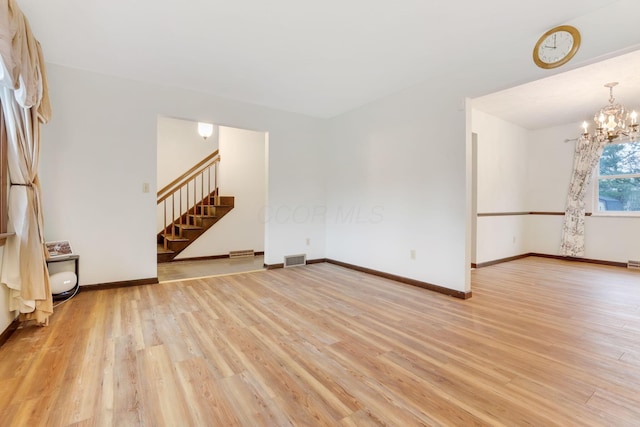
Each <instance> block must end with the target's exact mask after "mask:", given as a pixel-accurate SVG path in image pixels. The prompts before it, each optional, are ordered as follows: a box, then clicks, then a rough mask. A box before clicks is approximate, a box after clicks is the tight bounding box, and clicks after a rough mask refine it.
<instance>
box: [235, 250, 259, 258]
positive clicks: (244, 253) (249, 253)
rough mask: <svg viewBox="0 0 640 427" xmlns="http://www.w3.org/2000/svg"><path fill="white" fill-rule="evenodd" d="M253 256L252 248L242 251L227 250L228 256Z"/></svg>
mask: <svg viewBox="0 0 640 427" xmlns="http://www.w3.org/2000/svg"><path fill="white" fill-rule="evenodd" d="M250 256H254V253H253V249H246V250H244V251H231V252H229V258H245V257H250Z"/></svg>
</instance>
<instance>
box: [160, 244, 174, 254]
mask: <svg viewBox="0 0 640 427" xmlns="http://www.w3.org/2000/svg"><path fill="white" fill-rule="evenodd" d="M158 253H159V254H172V253H174V252H173V251H172V250H171V249H165V248H164V245H158Z"/></svg>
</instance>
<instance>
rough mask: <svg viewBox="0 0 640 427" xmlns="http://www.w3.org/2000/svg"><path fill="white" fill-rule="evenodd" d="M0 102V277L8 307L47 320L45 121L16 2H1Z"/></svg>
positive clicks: (41, 76) (38, 63) (41, 72)
mask: <svg viewBox="0 0 640 427" xmlns="http://www.w3.org/2000/svg"><path fill="white" fill-rule="evenodd" d="M0 27H1V28H2V29H1V30H0V102H2V111H3V114H4V118H5V124H6V131H7V142H8V146H7V159H8V168H9V179H10V183H11V186H10V189H9V221H8V228H9V231H13V232H15V235H14V236H10V237H9V238H8V239H7V242H6V244H5V248H4V256H3V259H2V276H1V281H2V283H4V284H5V285H6V286H8V287H9V289H10V290H11V300H10V307H9V308H10V310H19V311H20V313H21V319H22V320H35V321H36V322H38V323H39V324H43V325H45V324H47V323H48V320H49V316H50V315H51V313H52V312H53V308H52V301H51V291H50V286H49V274H48V272H47V266H46V262H45V252H44V245H43V244H44V229H43V221H42V208H41V196H40V184H39V182H38V158H39V153H40V124H41V123H46V122H47V121H48V120H49V117H50V114H51V109H50V106H49V98H48V94H47V83H46V77H45V69H44V60H43V58H42V50H41V48H40V44H39V43H38V42H37V40H36V39H35V38H34V37H33V34H32V33H31V29H30V28H29V24H28V22H27V20H26V18H25V17H24V15H23V14H22V11H21V10H20V9H19V8H18V6H17V3H16V2H15V0H0Z"/></svg>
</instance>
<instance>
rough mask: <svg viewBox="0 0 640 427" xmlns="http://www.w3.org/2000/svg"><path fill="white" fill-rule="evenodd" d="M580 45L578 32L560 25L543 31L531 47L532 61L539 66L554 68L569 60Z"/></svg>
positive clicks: (570, 27) (568, 26) (575, 29)
mask: <svg viewBox="0 0 640 427" xmlns="http://www.w3.org/2000/svg"><path fill="white" fill-rule="evenodd" d="M579 47H580V32H579V31H578V29H577V28H575V27H572V26H570V25H561V26H559V27H555V28H552V29H550V30H549V31H547V32H546V33H544V34H543V35H542V36H541V37H540V38H539V39H538V42H537V43H536V46H535V47H534V48H533V62H535V63H536V65H537V66H538V67H540V68H545V69H549V68H556V67H559V66H561V65H564V64H566V63H567V62H569V60H570V59H571V58H573V56H574V55H575V54H576V52H577V51H578V48H579Z"/></svg>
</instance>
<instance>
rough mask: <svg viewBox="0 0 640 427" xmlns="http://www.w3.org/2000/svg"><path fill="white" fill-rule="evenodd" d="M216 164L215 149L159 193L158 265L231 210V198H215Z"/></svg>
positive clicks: (216, 152) (232, 204) (218, 160)
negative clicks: (160, 219) (160, 221)
mask: <svg viewBox="0 0 640 427" xmlns="http://www.w3.org/2000/svg"><path fill="white" fill-rule="evenodd" d="M219 162H220V156H219V155H218V151H217V150H216V151H215V152H214V153H212V154H211V155H210V156H207V157H206V158H205V159H203V160H202V161H200V162H199V163H198V164H197V165H195V166H193V167H192V168H191V169H190V170H188V171H187V172H185V173H184V174H183V175H182V176H180V177H179V178H176V179H175V180H174V181H173V182H172V183H171V184H169V185H167V186H166V187H164V188H163V189H162V190H160V191H159V192H158V209H159V217H161V218H163V219H162V223H161V225H160V227H161V231H160V232H159V233H158V235H157V243H158V262H159V263H160V262H169V261H171V260H173V259H174V258H175V257H176V256H177V255H178V254H179V253H180V252H182V251H183V250H184V249H185V248H186V247H187V246H189V245H190V244H191V243H193V242H194V241H195V240H196V239H197V238H198V237H200V236H201V235H202V234H203V233H204V232H205V231H207V230H208V229H209V228H211V227H212V226H213V225H214V224H215V223H217V222H218V221H220V219H222V218H223V217H224V216H225V215H226V214H228V213H229V212H230V211H231V210H232V209H233V207H234V197H233V196H220V195H218V187H217V175H218V168H217V166H218V163H219ZM183 206H184V207H185V208H186V209H184V210H183Z"/></svg>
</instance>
